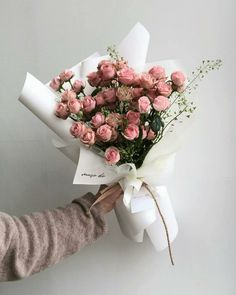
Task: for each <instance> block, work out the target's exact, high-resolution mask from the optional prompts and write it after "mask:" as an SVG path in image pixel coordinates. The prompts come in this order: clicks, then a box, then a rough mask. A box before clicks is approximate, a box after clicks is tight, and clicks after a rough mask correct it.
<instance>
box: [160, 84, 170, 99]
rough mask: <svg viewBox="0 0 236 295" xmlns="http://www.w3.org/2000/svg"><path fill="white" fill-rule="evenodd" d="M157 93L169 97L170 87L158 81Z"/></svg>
mask: <svg viewBox="0 0 236 295" xmlns="http://www.w3.org/2000/svg"><path fill="white" fill-rule="evenodd" d="M157 91H158V93H159V94H160V95H164V96H167V97H168V96H170V95H171V93H172V87H171V85H170V84H167V83H166V82H164V81H159V82H158V83H157Z"/></svg>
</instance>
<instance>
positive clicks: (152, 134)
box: [147, 128, 157, 140]
mask: <svg viewBox="0 0 236 295" xmlns="http://www.w3.org/2000/svg"><path fill="white" fill-rule="evenodd" d="M156 136H157V135H156V133H155V132H154V131H153V130H152V129H151V128H150V129H149V131H148V134H147V139H148V140H153V139H154V138H155V137H156Z"/></svg>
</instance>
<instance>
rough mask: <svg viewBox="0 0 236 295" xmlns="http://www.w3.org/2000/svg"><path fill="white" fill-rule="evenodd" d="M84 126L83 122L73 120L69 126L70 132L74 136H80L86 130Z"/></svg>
mask: <svg viewBox="0 0 236 295" xmlns="http://www.w3.org/2000/svg"><path fill="white" fill-rule="evenodd" d="M86 129H87V128H86V126H85V124H84V123H81V122H75V123H73V124H72V125H71V127H70V133H71V134H72V135H73V136H74V137H76V138H79V137H81V136H82V135H83V134H84V133H85V131H86Z"/></svg>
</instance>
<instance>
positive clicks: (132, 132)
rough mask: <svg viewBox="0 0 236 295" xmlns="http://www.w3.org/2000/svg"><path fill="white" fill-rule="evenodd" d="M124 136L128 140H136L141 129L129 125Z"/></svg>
mask: <svg viewBox="0 0 236 295" xmlns="http://www.w3.org/2000/svg"><path fill="white" fill-rule="evenodd" d="M123 136H124V137H125V138H126V139H128V140H134V139H136V138H138V136H139V128H138V126H137V125H135V124H129V125H128V126H127V127H126V128H125V131H124V133H123Z"/></svg>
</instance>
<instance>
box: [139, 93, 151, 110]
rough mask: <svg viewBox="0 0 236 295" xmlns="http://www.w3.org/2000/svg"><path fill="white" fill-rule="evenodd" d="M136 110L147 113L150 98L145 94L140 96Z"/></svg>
mask: <svg viewBox="0 0 236 295" xmlns="http://www.w3.org/2000/svg"><path fill="white" fill-rule="evenodd" d="M138 110H139V112H140V113H148V112H149V110H150V100H149V98H148V97H147V96H141V97H140V98H139V100H138Z"/></svg>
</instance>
